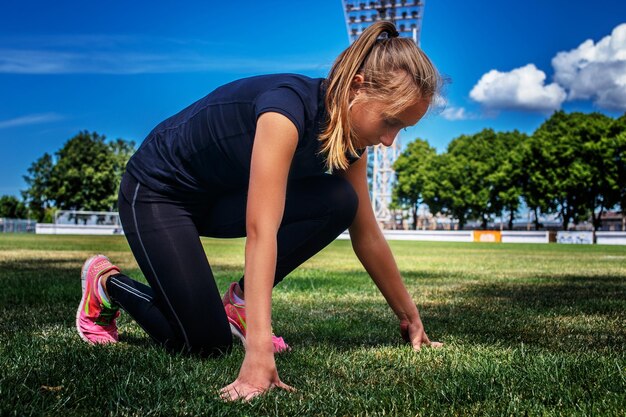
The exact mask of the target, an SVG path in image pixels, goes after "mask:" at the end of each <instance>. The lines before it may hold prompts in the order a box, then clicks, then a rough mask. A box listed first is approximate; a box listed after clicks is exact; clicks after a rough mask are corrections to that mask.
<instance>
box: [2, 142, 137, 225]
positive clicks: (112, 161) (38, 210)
mask: <svg viewBox="0 0 626 417" xmlns="http://www.w3.org/2000/svg"><path fill="white" fill-rule="evenodd" d="M134 151H135V144H134V142H132V141H126V140H124V139H116V140H114V141H107V140H106V137H105V136H104V135H99V134H98V133H96V132H92V133H90V132H88V131H82V132H79V133H78V134H77V135H76V136H74V137H72V138H71V139H69V140H68V141H67V142H66V143H65V144H64V145H63V146H62V147H61V149H59V150H58V151H57V152H55V153H54V155H51V154H49V153H47V152H46V153H44V154H43V156H41V157H40V158H39V159H37V160H36V161H35V162H33V163H32V164H31V166H30V167H29V168H28V173H27V175H24V181H25V182H26V184H27V188H26V190H24V191H22V198H23V201H20V200H18V199H17V197H14V196H6V195H5V196H2V197H0V217H10V218H30V219H35V220H37V221H39V222H51V221H52V220H53V219H54V211H55V210H93V211H111V210H115V209H116V208H117V190H118V188H119V184H120V181H121V178H122V174H123V172H124V168H125V166H126V162H127V161H128V159H129V158H130V156H131V155H132V154H133V152H134Z"/></svg>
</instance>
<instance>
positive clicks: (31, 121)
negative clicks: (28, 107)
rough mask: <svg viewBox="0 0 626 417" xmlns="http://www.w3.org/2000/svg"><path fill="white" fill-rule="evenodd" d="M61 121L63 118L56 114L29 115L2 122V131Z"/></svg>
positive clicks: (0, 121) (0, 127) (0, 126)
mask: <svg viewBox="0 0 626 417" xmlns="http://www.w3.org/2000/svg"><path fill="white" fill-rule="evenodd" d="M61 119H63V116H61V115H60V114H56V113H41V114H29V115H26V116H20V117H16V118H14V119H8V120H0V129H6V128H10V127H18V126H29V125H36V124H42V123H50V122H56V121H57V120H61Z"/></svg>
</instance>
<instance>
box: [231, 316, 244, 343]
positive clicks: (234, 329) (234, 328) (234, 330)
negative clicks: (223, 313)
mask: <svg viewBox="0 0 626 417" xmlns="http://www.w3.org/2000/svg"><path fill="white" fill-rule="evenodd" d="M228 324H229V325H230V332H231V333H232V334H233V336H237V337H238V338H239V340H241V343H243V348H244V349H245V348H246V337H245V336H244V335H243V334H242V333H241V332H240V331H239V329H238V328H237V326H235V325H234V324H232V323H230V321H229V323H228Z"/></svg>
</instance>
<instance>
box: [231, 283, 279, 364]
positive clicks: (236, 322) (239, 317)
mask: <svg viewBox="0 0 626 417" xmlns="http://www.w3.org/2000/svg"><path fill="white" fill-rule="evenodd" d="M235 285H237V283H236V282H231V283H230V286H229V287H228V291H226V294H224V298H222V304H224V310H225V311H226V317H227V318H228V323H229V324H230V331H231V332H232V334H233V335H234V336H237V337H238V338H239V339H241V342H242V343H243V346H244V348H245V347H246V328H247V327H248V326H246V306H245V305H243V304H238V303H236V302H235V298H234V297H233V290H234V289H235ZM272 344H273V345H274V352H275V353H281V352H284V351H287V350H291V348H290V347H289V345H288V344H287V343H285V341H284V340H283V338H282V337H278V336H276V335H274V333H272Z"/></svg>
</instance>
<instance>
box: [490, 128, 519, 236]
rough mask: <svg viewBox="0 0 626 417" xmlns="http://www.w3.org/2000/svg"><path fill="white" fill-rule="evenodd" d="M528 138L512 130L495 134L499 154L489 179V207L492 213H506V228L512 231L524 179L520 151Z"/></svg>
mask: <svg viewBox="0 0 626 417" xmlns="http://www.w3.org/2000/svg"><path fill="white" fill-rule="evenodd" d="M527 139H528V136H527V135H525V134H523V133H520V132H518V131H517V130H514V131H512V132H497V133H496V141H497V142H498V146H497V147H496V148H495V149H497V150H499V151H500V152H499V153H498V155H496V159H497V160H496V162H497V167H496V168H495V172H493V173H492V174H491V176H490V177H489V182H490V183H491V184H492V185H493V189H492V193H491V197H490V198H491V205H492V206H493V209H494V211H500V212H502V211H504V210H506V211H508V213H509V222H508V223H509V224H508V228H509V230H510V229H513V221H514V220H515V214H516V213H517V210H518V209H519V206H520V201H521V195H522V190H523V184H524V177H525V175H524V174H525V167H524V165H523V164H522V161H521V155H522V152H521V149H522V148H523V146H524V142H525V141H526V140H527Z"/></svg>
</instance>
